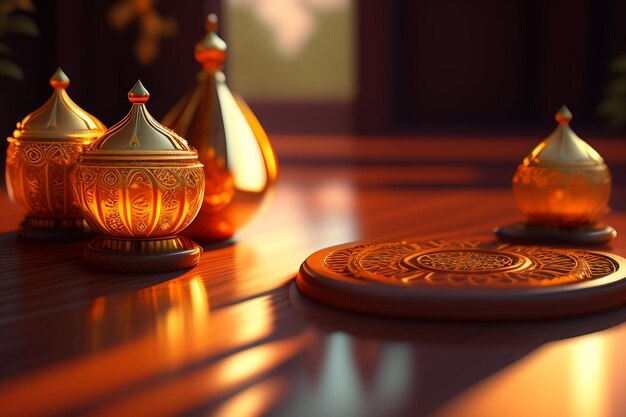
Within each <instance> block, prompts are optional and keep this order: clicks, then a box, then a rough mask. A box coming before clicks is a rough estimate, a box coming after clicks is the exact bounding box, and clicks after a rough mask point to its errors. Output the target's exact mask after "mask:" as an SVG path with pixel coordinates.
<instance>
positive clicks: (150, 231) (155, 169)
mask: <svg viewBox="0 0 626 417" xmlns="http://www.w3.org/2000/svg"><path fill="white" fill-rule="evenodd" d="M178 154H180V153H178ZM189 154H190V155H189V156H188V158H187V159H180V158H179V159H177V160H174V161H167V159H166V161H167V162H166V163H165V164H162V163H161V164H159V163H157V162H153V163H150V162H146V163H145V164H142V165H141V166H136V167H133V166H132V165H131V164H129V163H128V162H127V161H126V163H124V162H125V161H123V160H120V161H117V163H116V162H114V161H112V160H107V161H102V159H100V160H98V159H96V158H93V157H90V156H86V157H83V158H82V160H81V162H80V164H78V166H77V168H76V172H75V174H74V178H73V183H74V185H75V191H76V196H77V198H78V200H79V202H80V204H81V205H82V207H83V210H84V213H85V219H86V220H87V223H88V224H89V226H91V228H92V229H94V230H95V231H97V232H98V233H101V234H104V235H110V236H118V237H133V238H144V237H161V236H171V235H175V234H177V233H178V232H180V231H181V230H183V229H184V228H185V227H187V225H189V223H191V221H192V220H193V219H194V217H195V216H196V214H197V213H198V210H199V209H200V205H201V204H202V196H203V194H204V172H203V169H202V164H200V163H198V159H197V156H196V155H195V152H189ZM102 156H103V155H102V154H100V155H98V157H100V158H102ZM163 156H165V157H166V158H167V156H171V155H167V153H166V152H164V155H163ZM163 156H162V157H163ZM110 157H111V158H114V156H113V155H111V156H110ZM155 158H157V157H156V156H155Z"/></svg>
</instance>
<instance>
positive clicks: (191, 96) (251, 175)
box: [162, 14, 278, 241]
mask: <svg viewBox="0 0 626 417" xmlns="http://www.w3.org/2000/svg"><path fill="white" fill-rule="evenodd" d="M205 26H206V29H207V34H206V36H205V37H204V38H203V39H202V40H201V41H200V42H198V44H196V47H195V58H196V60H197V61H198V62H200V63H201V64H202V66H203V70H202V72H201V73H200V74H199V76H198V82H197V85H196V86H195V87H194V88H193V89H192V90H191V91H189V92H188V93H187V94H186V95H185V96H184V97H183V98H182V99H181V100H180V101H179V102H178V103H177V104H176V105H175V106H174V107H173V108H172V109H171V110H170V112H169V113H168V114H167V115H166V116H165V117H164V118H163V120H162V123H163V124H164V125H165V126H167V127H169V128H171V129H172V130H174V131H175V132H177V133H178V134H180V135H181V136H183V137H185V138H186V139H187V140H188V141H189V143H190V144H191V145H192V146H194V147H195V148H196V149H197V150H198V154H199V160H200V162H202V163H203V164H204V171H205V177H206V189H205V193H204V201H203V204H202V208H201V210H200V213H199V214H198V216H197V217H196V219H195V221H194V222H193V223H192V224H191V225H190V226H189V227H188V228H187V229H186V230H185V232H184V234H185V235H186V236H190V237H192V238H194V239H197V240H202V241H213V240H224V239H228V238H230V237H231V236H232V235H233V234H234V233H235V232H237V231H238V230H240V228H241V227H242V226H244V225H245V224H246V223H248V222H249V221H250V220H251V219H252V218H253V217H254V216H255V215H256V214H258V212H259V208H260V207H261V206H262V205H263V203H264V202H267V198H266V197H267V196H268V194H269V191H270V190H271V187H272V185H273V184H274V182H275V181H276V178H277V175H278V162H277V159H276V155H275V154H274V150H273V149H272V146H271V144H270V141H269V139H268V137H267V134H266V133H265V131H264V130H263V127H262V126H261V124H260V123H259V121H258V120H257V119H256V117H255V116H254V114H253V113H252V111H251V110H250V108H249V107H248V106H247V105H246V103H245V102H244V101H243V99H241V98H240V97H238V96H236V95H234V94H233V93H232V92H231V91H230V90H229V88H228V86H227V85H226V80H225V76H224V73H223V72H222V68H223V65H224V61H225V60H226V43H225V42H224V41H223V40H222V39H221V38H220V37H219V36H218V35H217V33H216V32H217V17H216V16H215V15H213V14H212V15H209V16H208V18H207V20H206V25H205Z"/></svg>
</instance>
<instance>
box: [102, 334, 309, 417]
mask: <svg viewBox="0 0 626 417" xmlns="http://www.w3.org/2000/svg"><path fill="white" fill-rule="evenodd" d="M312 338H313V333H312V332H305V333H301V334H299V335H296V336H292V337H289V338H286V339H281V340H277V341H274V342H269V343H265V344H262V345H259V346H254V347H252V348H249V349H246V350H244V351H241V352H238V353H234V354H232V355H230V356H228V357H226V358H224V359H222V360H221V361H219V362H217V363H216V364H214V365H209V366H206V367H203V368H201V369H199V370H197V371H193V372H190V373H189V374H188V375H185V376H181V377H179V378H177V379H176V380H175V381H171V380H169V381H168V380H166V381H165V382H164V383H162V384H160V385H157V386H156V387H154V388H150V387H149V388H148V389H146V390H144V391H142V392H141V393H139V394H138V395H134V396H132V397H130V398H128V399H127V400H122V401H120V402H118V403H114V404H113V405H111V406H110V407H105V408H104V409H102V410H99V412H98V413H95V414H94V415H96V416H98V415H102V416H110V415H140V414H141V415H150V416H153V415H177V414H181V413H183V412H185V411H188V410H189V408H190V407H194V406H198V405H201V404H206V403H207V402H208V401H210V400H213V399H215V398H218V397H219V396H221V395H224V394H225V393H227V392H228V391H230V390H233V389H236V388H237V387H238V386H241V385H243V384H245V383H246V382H248V381H251V380H253V379H255V378H258V377H260V376H262V375H264V374H265V373H267V372H269V371H271V370H273V369H275V368H276V367H277V366H279V365H281V364H283V363H284V362H285V361H287V360H289V359H291V358H292V357H293V356H295V355H296V354H298V353H299V352H301V351H302V350H303V349H304V348H305V347H306V346H307V345H308V344H309V343H310V342H311V341H312ZM277 388H280V386H276V385H273V384H270V385H268V386H262V387H261V388H259V390H260V392H254V391H252V393H251V394H247V399H246V395H245V394H244V396H243V397H242V398H243V399H242V400H239V401H241V402H240V403H239V404H234V405H231V406H232V407H233V409H239V410H242V411H252V410H251V406H252V405H256V404H258V405H265V406H268V405H270V404H271V403H272V402H275V401H276V400H277V399H278V398H277V397H278V396H279V395H281V391H276V389H277ZM261 394H265V395H268V397H263V398H264V399H261V398H260V397H259V396H260V395H261ZM155 398H158V399H159V401H155ZM235 398H237V397H235ZM259 400H260V401H259ZM246 401H250V402H251V403H248V404H246ZM255 401H258V403H255ZM235 402H236V400H235ZM231 404H232V403H231ZM235 407H237V408H235ZM234 415H237V416H239V414H234ZM245 415H246V414H244V416H245ZM252 415H254V414H252Z"/></svg>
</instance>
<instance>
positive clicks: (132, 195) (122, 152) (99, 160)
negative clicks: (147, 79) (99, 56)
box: [72, 81, 204, 272]
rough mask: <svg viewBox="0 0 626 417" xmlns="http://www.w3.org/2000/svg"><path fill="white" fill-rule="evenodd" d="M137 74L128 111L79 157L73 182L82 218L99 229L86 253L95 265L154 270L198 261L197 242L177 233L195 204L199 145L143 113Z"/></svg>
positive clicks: (200, 180)
mask: <svg viewBox="0 0 626 417" xmlns="http://www.w3.org/2000/svg"><path fill="white" fill-rule="evenodd" d="M149 97H150V94H149V93H148V91H147V90H146V89H145V88H144V86H143V85H142V84H141V81H138V82H137V83H136V84H135V86H134V87H133V89H132V90H131V91H130V92H129V93H128V99H129V101H130V102H131V103H132V108H131V110H130V112H129V113H128V114H127V115H126V117H124V119H122V120H121V121H120V122H118V123H117V124H116V125H115V126H113V127H111V128H110V129H109V130H107V132H106V133H105V134H104V135H103V136H102V137H101V138H99V139H98V140H97V141H95V142H94V143H93V144H92V145H91V146H90V147H89V148H88V149H87V150H86V151H85V153H84V154H83V155H81V157H80V158H79V160H78V163H77V164H76V169H75V171H74V175H73V176H72V184H73V186H74V193H75V195H76V198H77V200H78V201H79V202H80V205H81V207H82V209H83V212H84V215H85V219H86V220H87V223H89V226H91V228H92V229H93V230H94V231H96V232H97V233H99V234H101V235H102V236H99V237H97V238H96V239H94V240H93V241H91V242H90V243H89V244H88V245H87V247H86V248H85V252H84V258H85V261H86V262H87V263H88V264H89V265H92V266H95V267H98V268H102V269H113V270H120V271H126V272H153V271H165V270H173V269H182V268H188V267H191V266H194V265H196V264H197V263H198V261H199V258H200V255H201V253H202V249H201V248H200V247H199V246H198V245H196V244H195V243H194V242H192V241H191V240H189V239H186V238H184V237H180V236H177V234H178V233H179V232H180V231H181V230H183V229H184V228H185V227H187V226H188V225H189V224H190V223H191V222H192V221H193V219H194V217H195V216H196V214H197V213H198V210H200V206H201V204H202V197H203V194H204V171H203V168H202V164H201V163H200V162H198V153H197V152H196V151H195V149H193V148H191V147H190V146H189V145H188V144H187V142H186V141H185V140H184V139H183V138H181V137H180V136H178V135H177V134H176V133H174V132H172V131H170V130H169V129H166V128H165V127H163V126H161V125H160V124H159V123H158V122H157V121H156V120H154V118H153V117H152V116H151V115H150V113H148V110H147V109H146V106H145V103H146V102H147V101H148V98H149Z"/></svg>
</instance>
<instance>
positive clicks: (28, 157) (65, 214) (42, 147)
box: [6, 68, 106, 240]
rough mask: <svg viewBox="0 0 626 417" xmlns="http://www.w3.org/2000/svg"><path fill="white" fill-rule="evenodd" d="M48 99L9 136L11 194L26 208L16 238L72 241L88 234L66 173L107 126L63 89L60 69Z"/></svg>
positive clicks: (64, 83)
mask: <svg viewBox="0 0 626 417" xmlns="http://www.w3.org/2000/svg"><path fill="white" fill-rule="evenodd" d="M50 85H51V86H52V87H53V88H54V92H53V93H52V97H50V99H49V100H48V101H47V102H46V103H45V104H44V105H43V106H41V107H40V108H38V109H37V110H35V111H34V112H33V113H31V114H30V115H28V116H26V117H25V118H24V120H22V122H21V123H18V124H17V129H16V130H15V131H14V132H13V136H12V137H10V138H8V141H9V147H8V149H7V160H6V174H7V176H6V181H7V188H8V190H9V195H10V196H11V198H12V199H13V200H15V201H16V202H17V203H19V204H20V205H21V206H22V207H23V208H24V209H26V213H27V214H26V218H25V219H24V221H23V222H22V224H21V226H22V230H20V236H23V237H26V238H31V239H44V240H45V239H48V240H58V239H75V238H83V237H85V236H86V234H87V233H89V228H88V227H87V225H86V224H85V221H84V219H83V214H82V211H81V209H80V206H79V205H78V204H76V201H75V200H74V197H73V195H72V188H71V185H70V182H69V174H70V172H71V171H72V169H73V168H74V164H75V163H76V160H77V159H78V156H79V155H80V154H81V153H82V152H83V148H84V147H85V145H89V144H90V143H92V142H93V141H94V140H95V139H97V138H98V137H100V136H101V135H102V134H103V133H104V131H105V130H106V127H105V126H104V125H103V124H102V123H100V121H99V120H98V119H96V118H95V117H93V116H92V115H90V114H89V113H87V112H86V111H84V110H83V109H81V108H80V107H78V106H77V105H76V103H74V102H73V101H72V99H70V97H69V96H68V95H67V93H66V92H65V90H66V89H67V87H68V86H69V85H70V80H69V78H68V77H67V75H65V73H64V72H63V71H62V70H61V69H60V68H59V69H57V71H56V72H55V73H54V75H53V76H52V77H51V78H50Z"/></svg>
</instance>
